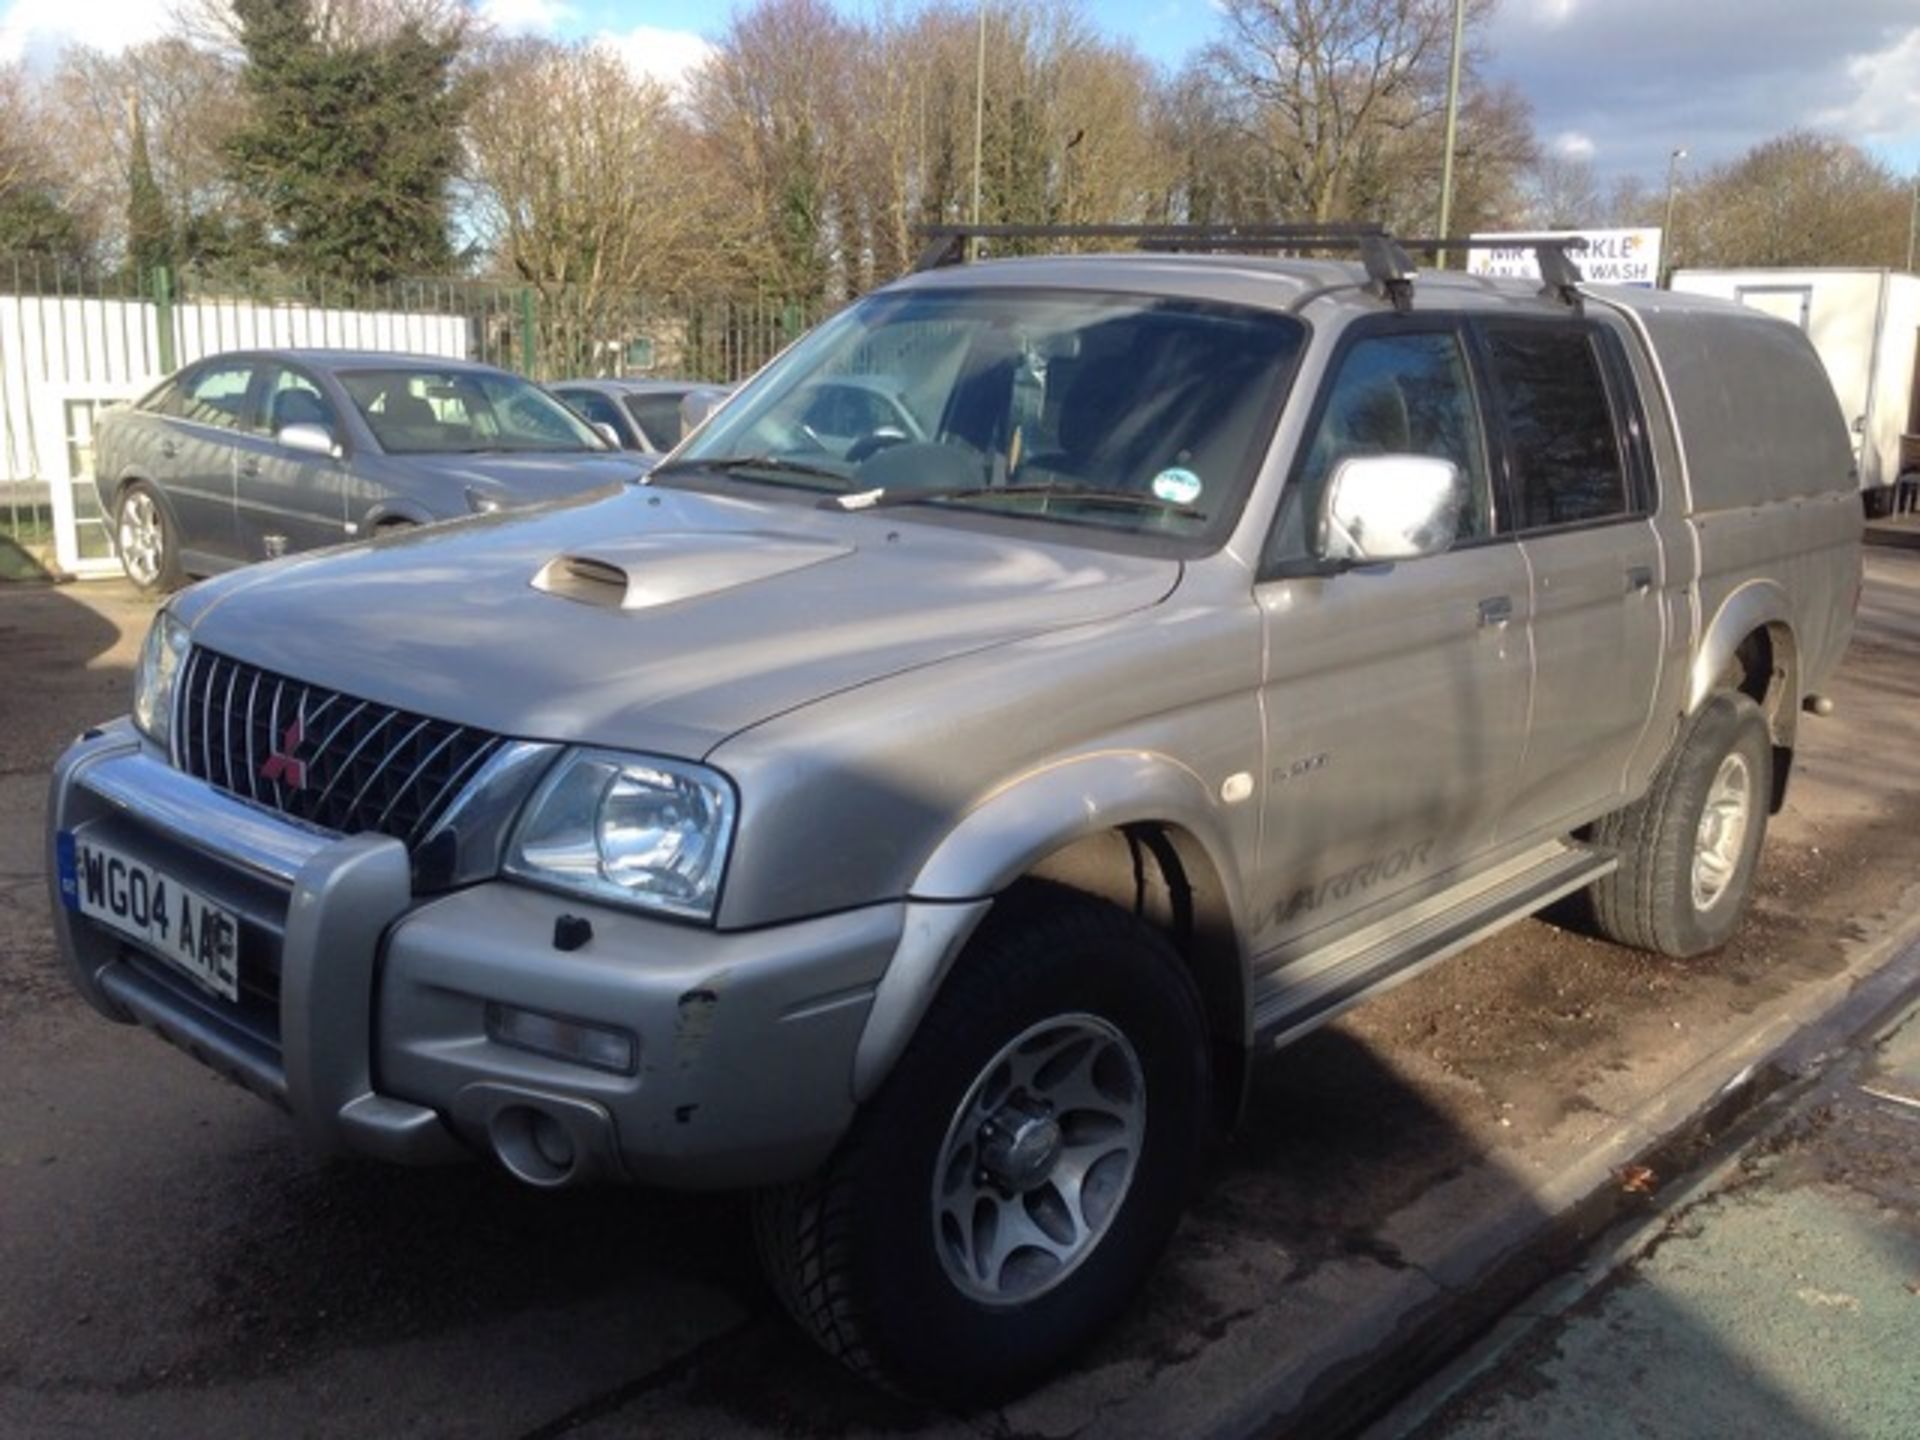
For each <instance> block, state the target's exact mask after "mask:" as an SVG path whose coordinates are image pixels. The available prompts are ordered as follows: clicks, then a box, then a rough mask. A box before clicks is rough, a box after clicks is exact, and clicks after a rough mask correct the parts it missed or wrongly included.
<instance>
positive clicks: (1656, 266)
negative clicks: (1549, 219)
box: [1467, 225, 1660, 285]
mask: <svg viewBox="0 0 1920 1440" xmlns="http://www.w3.org/2000/svg"><path fill="white" fill-rule="evenodd" d="M1523 235H1524V236H1526V237H1527V238H1531V239H1539V240H1545V239H1556V240H1575V239H1578V240H1585V241H1586V242H1587V248H1586V249H1585V250H1569V251H1568V252H1567V258H1568V259H1569V260H1571V261H1573V263H1574V264H1575V265H1578V266H1579V267H1580V273H1581V274H1582V275H1583V276H1585V277H1586V278H1587V279H1588V280H1590V281H1592V282H1593V283H1594V284H1595V285H1656V284H1658V283H1659V280H1660V227H1659V226H1657V225H1648V226H1643V227H1641V228H1639V229H1635V230H1529V231H1509V232H1505V233H1501V232H1496V233H1494V234H1490V235H1475V236H1474V237H1473V238H1474V239H1475V240H1491V241H1493V242H1495V244H1494V248H1493V249H1490V250H1469V251H1468V252H1467V273H1468V274H1469V275H1491V276H1496V277H1500V278H1504V279H1511V280H1538V279H1539V278H1540V266H1539V263H1538V261H1536V260H1535V259H1534V254H1533V250H1532V249H1531V247H1529V246H1524V245H1512V246H1507V245H1501V244H1499V243H1498V242H1500V241H1502V240H1517V239H1520V238H1521V237H1522V236H1523Z"/></svg>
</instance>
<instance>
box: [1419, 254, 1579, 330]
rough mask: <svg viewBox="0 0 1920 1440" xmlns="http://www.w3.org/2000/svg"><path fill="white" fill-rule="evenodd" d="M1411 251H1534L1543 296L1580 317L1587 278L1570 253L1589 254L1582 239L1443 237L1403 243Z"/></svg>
mask: <svg viewBox="0 0 1920 1440" xmlns="http://www.w3.org/2000/svg"><path fill="white" fill-rule="evenodd" d="M1400 243H1401V244H1402V245H1403V246H1405V247H1406V248H1407V249H1409V250H1416V251H1420V252H1422V253H1430V252H1432V251H1436V250H1531V251H1533V254H1534V258H1535V259H1536V260H1537V261H1538V262H1539V264H1540V278H1541V279H1542V280H1543V281H1545V282H1546V283H1545V284H1543V285H1542V286H1541V287H1540V293H1541V295H1543V296H1544V297H1546V298H1547V299H1550V300H1558V301H1560V302H1561V303H1563V304H1564V305H1566V306H1567V308H1568V309H1570V310H1572V311H1573V312H1574V313H1575V314H1576V315H1577V314H1579V313H1580V308H1581V299H1580V282H1581V281H1583V280H1585V279H1586V276H1584V275H1582V274H1581V273H1580V267H1579V266H1578V265H1576V264H1574V263H1573V260H1572V257H1571V256H1569V255H1568V254H1567V252H1568V251H1569V250H1575V251H1579V250H1585V249H1586V248H1587V242H1586V240H1585V239H1584V238H1583V237H1581V236H1578V235H1502V236H1499V237H1498V238H1493V237H1489V236H1484V235H1482V236H1474V235H1441V236H1435V237H1433V238H1432V239H1426V240H1402V241H1401V242H1400Z"/></svg>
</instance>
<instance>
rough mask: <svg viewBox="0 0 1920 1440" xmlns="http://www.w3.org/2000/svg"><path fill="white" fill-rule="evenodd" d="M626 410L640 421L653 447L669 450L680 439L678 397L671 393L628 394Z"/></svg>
mask: <svg viewBox="0 0 1920 1440" xmlns="http://www.w3.org/2000/svg"><path fill="white" fill-rule="evenodd" d="M627 410H628V411H629V413H631V414H632V416H633V418H634V419H636V420H638V421H639V422H640V428H641V429H642V430H644V431H645V432H646V436H647V439H648V441H649V442H651V443H652V445H653V446H654V448H655V449H658V450H671V449H672V448H673V447H674V446H676V445H678V444H679V443H680V440H681V434H680V397H679V396H678V395H674V394H671V393H668V394H649V395H629V396H627Z"/></svg>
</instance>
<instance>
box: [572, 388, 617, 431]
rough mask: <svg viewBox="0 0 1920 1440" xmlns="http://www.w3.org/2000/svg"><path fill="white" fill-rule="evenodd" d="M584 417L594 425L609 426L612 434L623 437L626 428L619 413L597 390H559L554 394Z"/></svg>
mask: <svg viewBox="0 0 1920 1440" xmlns="http://www.w3.org/2000/svg"><path fill="white" fill-rule="evenodd" d="M554 393H556V394H557V395H559V397H560V398H561V399H562V400H564V401H566V402H567V404H569V405H571V406H572V407H573V408H574V409H575V410H576V411H578V412H579V413H580V414H582V415H584V416H585V417H586V418H587V420H588V421H589V422H591V423H592V424H595V425H611V426H612V427H613V433H614V434H616V435H624V434H625V433H626V427H625V426H624V425H622V424H621V423H620V412H619V411H618V410H616V409H614V408H613V402H612V401H611V400H609V399H607V397H606V396H604V395H602V394H601V393H600V392H599V391H598V390H559V391H556V392H554Z"/></svg>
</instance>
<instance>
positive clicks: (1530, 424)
mask: <svg viewBox="0 0 1920 1440" xmlns="http://www.w3.org/2000/svg"><path fill="white" fill-rule="evenodd" d="M1487 353H1488V358H1489V360H1490V362H1491V364H1492V367H1493V373H1494V378H1495V381H1496V390H1497V394H1498V399H1497V401H1496V404H1497V406H1498V407H1499V410H1500V415H1501V418H1502V419H1503V420H1504V421H1505V423H1506V431H1507V439H1508V445H1509V453H1510V455H1511V457H1512V461H1513V492H1514V494H1513V499H1514V505H1515V508H1516V510H1517V511H1518V514H1517V516H1516V528H1518V529H1522V530H1539V529H1542V528H1544V527H1547V526H1553V525H1579V524H1586V523H1590V522H1592V521H1596V520H1608V519H1612V518H1614V517H1616V516H1622V515H1626V514H1629V513H1631V512H1632V510H1633V505H1632V502H1631V500H1630V498H1629V494H1628V490H1627V477H1626V470H1625V467H1624V466H1623V465H1622V464H1621V460H1620V443H1619V439H1618V437H1617V435H1616V433H1615V430H1614V424H1613V411H1612V409H1611V408H1610V407H1609V406H1608V404H1607V387H1606V381H1605V380H1604V378H1603V377H1602V372H1601V368H1600V356H1599V354H1598V353H1597V352H1596V351H1595V349H1594V344H1593V338H1592V336H1591V335H1590V334H1589V333H1588V332H1587V331H1586V330H1584V329H1578V328H1571V327H1560V326H1551V327H1549V326H1543V325H1542V326H1535V325H1529V326H1525V327H1522V326H1511V327H1500V326H1495V327H1490V328H1489V329H1488V331H1487Z"/></svg>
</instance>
